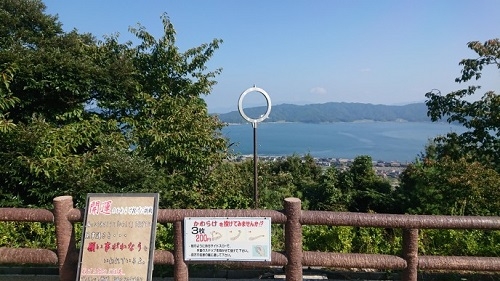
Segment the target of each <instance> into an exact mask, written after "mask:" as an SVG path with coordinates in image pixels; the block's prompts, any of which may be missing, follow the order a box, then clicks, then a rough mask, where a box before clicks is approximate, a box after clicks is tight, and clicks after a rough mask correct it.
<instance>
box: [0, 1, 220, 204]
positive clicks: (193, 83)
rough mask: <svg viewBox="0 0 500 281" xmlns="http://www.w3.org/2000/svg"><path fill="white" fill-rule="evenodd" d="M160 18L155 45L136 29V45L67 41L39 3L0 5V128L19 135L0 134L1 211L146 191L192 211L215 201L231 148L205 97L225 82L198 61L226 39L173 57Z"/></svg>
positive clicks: (81, 37)
mask: <svg viewBox="0 0 500 281" xmlns="http://www.w3.org/2000/svg"><path fill="white" fill-rule="evenodd" d="M162 21H163V25H164V31H165V32H164V34H163V36H161V37H160V38H159V39H155V38H154V37H153V36H152V35H150V34H149V33H148V32H147V31H146V30H145V29H144V28H143V27H141V26H138V27H136V28H131V32H132V33H133V34H135V35H136V36H137V38H138V39H139V40H140V41H141V43H140V44H138V45H137V46H132V43H130V42H127V43H119V41H118V38H117V36H110V37H106V38H104V40H103V41H97V40H96V39H95V38H94V37H93V36H92V35H91V34H80V33H78V31H77V30H73V31H71V32H67V33H66V32H64V31H63V30H62V24H61V23H60V22H59V21H58V19H57V17H56V16H51V15H47V14H45V6H44V4H43V3H42V2H41V1H39V0H19V1H18V0H6V1H2V2H0V22H1V23H2V24H1V27H0V65H2V66H4V65H5V66H7V67H9V66H12V65H15V66H17V71H16V74H15V76H12V75H10V74H11V73H13V72H12V71H11V70H10V68H4V69H5V70H2V71H3V72H2V74H5V75H2V79H3V80H2V82H4V85H6V86H9V87H8V88H9V89H10V92H9V91H6V90H5V89H3V88H2V92H1V100H0V105H1V107H0V110H1V111H0V114H2V116H1V120H2V121H1V122H2V124H4V123H6V122H9V123H8V124H10V125H9V128H14V129H9V130H8V131H7V130H2V131H1V132H0V167H1V169H0V178H1V179H2V180H1V181H0V182H1V183H2V185H3V186H2V187H3V189H2V194H1V195H2V197H1V198H0V202H1V204H7V205H18V206H20V205H33V204H39V205H43V204H49V203H50V201H51V199H52V198H51V197H53V196H57V195H63V194H69V195H74V196H75V197H78V198H82V197H83V196H82V194H84V193H85V192H89V191H90V192H98V191H106V192H128V191H151V192H160V193H161V195H162V199H163V200H162V202H161V204H164V205H163V206H168V205H169V204H173V203H172V202H175V204H177V205H178V206H189V207H196V206H201V205H202V204H203V203H202V202H201V200H198V201H196V200H197V199H200V198H203V197H202V196H204V195H211V192H214V190H215V188H213V187H211V186H209V185H208V184H214V181H210V180H208V179H209V177H210V176H211V172H212V171H213V170H214V169H215V168H216V167H217V165H219V164H220V163H221V162H222V161H223V159H225V158H226V157H227V147H226V146H227V144H226V139H225V138H224V137H223V136H222V135H221V133H220V129H221V128H222V126H223V123H222V122H220V121H219V120H218V119H217V118H215V117H212V116H209V115H208V112H207V108H206V104H205V102H204V101H203V99H202V96H203V95H207V94H209V93H210V90H211V87H212V86H213V85H214V84H215V81H214V78H215V77H216V75H218V74H219V73H220V69H217V70H215V71H207V68H206V66H205V64H206V63H207V61H208V60H209V59H210V58H211V57H212V55H213V53H214V51H215V50H216V49H217V48H218V46H219V44H220V43H221V40H213V41H212V42H211V43H209V44H203V45H201V46H199V47H195V48H191V49H188V50H187V51H185V52H180V51H179V50H178V48H177V47H176V46H175V30H174V28H173V25H172V23H171V22H170V21H169V19H168V17H167V16H165V15H164V16H163V17H162ZM91 105H92V106H97V107H96V108H94V109H91V110H89V107H90V106H91ZM7 116H8V118H9V119H6V117H7ZM5 120H9V121H5ZM14 125H15V127H14ZM5 127H6V126H5V125H2V128H5ZM176 195H179V196H177V197H176ZM180 195H183V196H180ZM182 200H185V201H182ZM167 201H168V202H167Z"/></svg>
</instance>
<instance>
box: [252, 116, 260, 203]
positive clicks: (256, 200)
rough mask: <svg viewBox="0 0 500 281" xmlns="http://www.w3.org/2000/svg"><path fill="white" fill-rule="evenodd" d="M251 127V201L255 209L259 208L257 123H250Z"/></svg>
mask: <svg viewBox="0 0 500 281" xmlns="http://www.w3.org/2000/svg"><path fill="white" fill-rule="evenodd" d="M252 127H253V200H254V204H255V205H254V206H255V209H258V208H259V191H258V189H257V162H258V160H259V159H258V157H257V122H253V123H252Z"/></svg>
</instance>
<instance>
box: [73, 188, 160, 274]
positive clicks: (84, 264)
mask: <svg viewBox="0 0 500 281" xmlns="http://www.w3.org/2000/svg"><path fill="white" fill-rule="evenodd" d="M157 212H158V194H157V193H128V194H101V193H95V194H88V195H87V208H86V210H85V219H84V224H83V226H84V228H83V234H82V247H81V249H80V257H79V261H78V272H77V280H82V281H93V280H116V281H122V280H142V281H147V280H152V272H153V254H154V249H155V247H154V242H155V236H156V219H157Z"/></svg>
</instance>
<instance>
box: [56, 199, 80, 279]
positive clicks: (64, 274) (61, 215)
mask: <svg viewBox="0 0 500 281" xmlns="http://www.w3.org/2000/svg"><path fill="white" fill-rule="evenodd" d="M53 203H54V224H55V227H56V239H57V258H58V265H59V280H61V281H66V280H75V279H76V270H77V262H76V257H75V253H76V241H75V232H74V231H73V229H74V228H73V224H72V223H71V222H70V221H69V220H68V213H69V211H71V210H72V209H73V198H72V197H71V196H59V197H56V198H54V200H53Z"/></svg>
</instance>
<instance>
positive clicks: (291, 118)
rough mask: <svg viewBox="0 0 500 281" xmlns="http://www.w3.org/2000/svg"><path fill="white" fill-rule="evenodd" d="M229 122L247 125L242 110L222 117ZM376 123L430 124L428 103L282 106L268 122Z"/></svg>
mask: <svg viewBox="0 0 500 281" xmlns="http://www.w3.org/2000/svg"><path fill="white" fill-rule="evenodd" d="M265 112H266V107H264V106H262V107H252V108H247V109H245V114H246V115H247V116H250V117H251V118H257V117H258V116H260V115H261V114H264V113H265ZM218 115H219V118H220V119H221V120H222V121H223V122H226V123H244V122H246V120H244V119H243V118H242V117H241V115H240V113H239V112H238V111H232V112H229V113H224V114H218ZM362 120H372V121H408V122H425V121H430V118H429V117H427V106H426V105H425V104H424V103H413V104H408V105H400V106H399V105H381V104H377V105H375V104H368V103H345V102H329V103H322V104H308V105H293V104H280V105H276V106H273V107H272V108H271V114H270V115H269V118H268V119H266V120H265V122H303V123H321V122H354V121H362Z"/></svg>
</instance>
